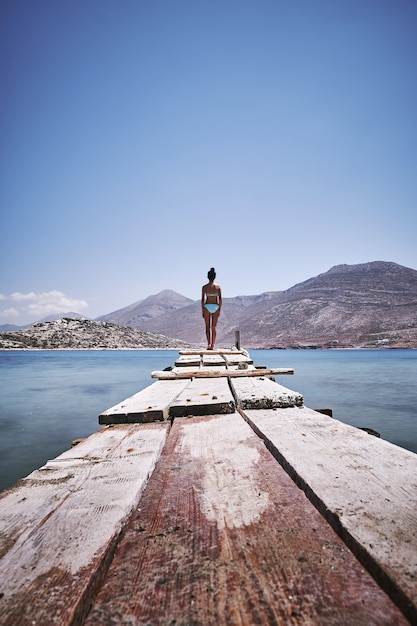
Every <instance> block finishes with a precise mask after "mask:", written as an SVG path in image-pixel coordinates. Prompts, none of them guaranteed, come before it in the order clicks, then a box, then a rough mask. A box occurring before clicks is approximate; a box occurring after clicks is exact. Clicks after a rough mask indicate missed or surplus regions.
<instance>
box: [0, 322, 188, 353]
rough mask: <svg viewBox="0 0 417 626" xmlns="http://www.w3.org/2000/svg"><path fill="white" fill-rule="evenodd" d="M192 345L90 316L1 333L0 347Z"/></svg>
mask: <svg viewBox="0 0 417 626" xmlns="http://www.w3.org/2000/svg"><path fill="white" fill-rule="evenodd" d="M186 347H191V346H190V344H188V343H186V342H183V341H180V340H176V339H170V338H169V337H164V336H162V335H157V334H153V333H148V332H145V331H141V330H136V329H134V328H129V327H127V326H117V325H116V324H111V323H109V322H96V321H92V320H87V319H71V318H62V319H59V320H55V321H51V322H39V323H38V324H34V325H33V326H31V327H30V328H26V329H21V330H18V331H15V332H9V333H0V349H1V350H7V349H15V350H16V349H44V350H53V349H72V350H102V349H107V350H109V349H112V350H123V349H140V348H146V349H157V348H162V349H165V350H167V349H180V348H186Z"/></svg>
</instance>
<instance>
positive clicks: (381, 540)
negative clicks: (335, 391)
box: [244, 407, 417, 618]
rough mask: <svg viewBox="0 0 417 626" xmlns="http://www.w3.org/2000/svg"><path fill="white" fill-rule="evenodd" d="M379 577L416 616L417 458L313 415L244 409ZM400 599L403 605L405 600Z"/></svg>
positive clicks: (301, 411) (290, 410) (304, 411)
mask: <svg viewBox="0 0 417 626" xmlns="http://www.w3.org/2000/svg"><path fill="white" fill-rule="evenodd" d="M244 414H245V416H246V417H247V419H248V420H249V421H250V423H251V424H252V425H253V426H254V428H255V429H256V431H257V432H258V433H259V434H260V435H261V436H262V437H263V438H264V439H265V441H266V443H267V445H268V447H270V449H271V450H272V451H273V453H274V454H275V455H276V456H277V458H278V459H279V460H280V462H281V463H282V464H283V465H284V467H286V469H287V471H289V473H290V474H292V475H293V477H294V478H295V480H296V481H297V482H298V483H299V484H300V485H301V486H302V487H303V488H304V489H305V491H306V493H307V495H309V497H310V498H311V499H312V500H313V502H315V503H316V505H317V506H318V508H319V509H320V510H321V511H322V513H323V514H324V515H326V517H327V519H328V520H329V521H330V522H331V523H332V525H333V526H334V527H335V528H336V529H338V531H339V532H340V533H341V535H342V536H343V537H344V538H345V540H346V541H347V543H348V545H349V547H351V549H353V551H354V552H356V554H357V555H358V556H359V557H360V558H361V560H362V562H364V563H365V564H366V566H367V567H369V569H370V571H371V572H372V573H373V575H374V576H375V577H376V578H377V580H379V579H381V581H382V583H381V584H384V580H385V579H386V577H388V583H387V585H388V586H389V585H391V587H392V588H393V589H394V591H393V595H394V596H395V594H397V596H398V597H399V602H402V603H403V605H404V604H406V603H407V602H408V603H409V607H411V608H410V609H409V611H410V612H409V615H414V618H415V617H416V616H417V455H416V454H413V453H412V452H409V451H408V450H404V449H402V448H400V447H398V446H395V445H393V444H391V443H389V442H387V441H384V440H383V439H379V438H377V437H373V436H371V435H368V434H367V433H366V432H364V431H362V430H360V429H357V428H354V427H352V426H349V425H347V424H343V423H342V422H339V421H337V420H335V419H332V418H331V417H328V416H326V415H323V414H320V413H317V412H316V411H313V410H312V409H308V408H306V407H303V408H288V409H277V410H275V411H271V410H270V411H266V410H259V411H254V410H252V411H244ZM404 598H405V599H404Z"/></svg>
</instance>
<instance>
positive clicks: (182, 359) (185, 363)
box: [175, 354, 201, 367]
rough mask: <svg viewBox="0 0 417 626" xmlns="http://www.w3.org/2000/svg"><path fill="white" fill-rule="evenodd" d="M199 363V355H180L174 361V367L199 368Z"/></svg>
mask: <svg viewBox="0 0 417 626" xmlns="http://www.w3.org/2000/svg"><path fill="white" fill-rule="evenodd" d="M200 363H201V357H200V355H199V354H196V355H191V354H190V355H181V356H179V357H178V359H177V360H176V361H175V366H176V367H189V366H190V365H192V366H194V367H199V366H200Z"/></svg>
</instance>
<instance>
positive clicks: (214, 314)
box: [201, 267, 222, 350]
mask: <svg viewBox="0 0 417 626" xmlns="http://www.w3.org/2000/svg"><path fill="white" fill-rule="evenodd" d="M207 278H208V279H209V282H208V283H207V285H204V286H203V290H202V294H201V312H202V314H203V317H204V321H205V323H206V337H207V350H214V344H215V343H216V326H217V320H218V319H219V315H220V309H221V308H222V290H221V288H220V285H216V284H215V282H214V279H215V278H216V272H215V271H214V267H212V268H211V269H210V271H209V272H208V274H207Z"/></svg>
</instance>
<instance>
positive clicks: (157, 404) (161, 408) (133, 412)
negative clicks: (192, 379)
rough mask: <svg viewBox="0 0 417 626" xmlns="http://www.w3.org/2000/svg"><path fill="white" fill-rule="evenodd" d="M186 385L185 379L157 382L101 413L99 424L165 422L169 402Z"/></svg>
mask: <svg viewBox="0 0 417 626" xmlns="http://www.w3.org/2000/svg"><path fill="white" fill-rule="evenodd" d="M187 384H188V381H187V380H186V379H182V380H166V381H160V380H158V381H157V382H155V383H153V384H152V385H149V387H146V388H145V389H142V391H139V392H138V393H135V394H134V395H133V396H131V397H130V398H127V399H126V400H123V402H119V404H116V405H115V406H113V407H111V408H110V409H107V410H106V411H103V413H101V414H100V415H99V418H98V420H99V423H100V424H128V423H141V422H155V421H163V420H166V419H168V411H169V406H170V404H171V402H172V401H173V400H174V398H175V397H176V396H177V395H178V394H179V393H181V391H183V389H185V387H186V386H187Z"/></svg>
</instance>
